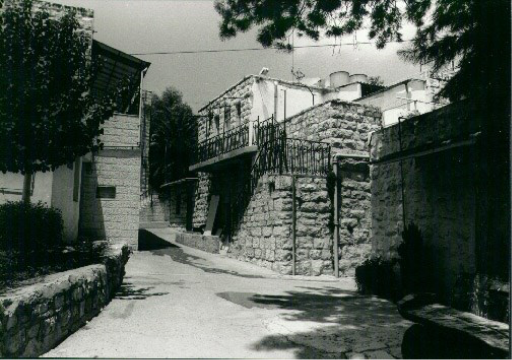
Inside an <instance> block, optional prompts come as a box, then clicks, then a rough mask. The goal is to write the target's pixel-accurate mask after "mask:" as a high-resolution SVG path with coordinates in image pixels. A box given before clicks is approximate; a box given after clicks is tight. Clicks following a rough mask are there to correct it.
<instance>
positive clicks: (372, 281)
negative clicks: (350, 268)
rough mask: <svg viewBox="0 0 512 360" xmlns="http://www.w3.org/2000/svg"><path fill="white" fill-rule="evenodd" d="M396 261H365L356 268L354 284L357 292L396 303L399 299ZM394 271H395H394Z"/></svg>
mask: <svg viewBox="0 0 512 360" xmlns="http://www.w3.org/2000/svg"><path fill="white" fill-rule="evenodd" d="M397 267H398V261H397V260H396V259H392V260H384V259H381V258H379V257H377V258H372V259H367V260H366V261H365V262H363V264H361V265H360V266H358V267H357V268H356V282H357V288H358V290H359V292H361V293H363V294H372V295H377V296H380V297H383V298H385V299H389V300H393V301H396V300H398V299H399V298H400V297H401V295H402V294H401V286H400V285H401V284H400V277H399V276H397V275H398V271H397V270H398V269H397ZM395 269H396V270H395Z"/></svg>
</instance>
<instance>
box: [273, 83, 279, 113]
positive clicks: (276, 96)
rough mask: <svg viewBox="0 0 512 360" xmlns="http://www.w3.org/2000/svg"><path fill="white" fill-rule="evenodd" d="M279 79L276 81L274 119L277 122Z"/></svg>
mask: <svg viewBox="0 0 512 360" xmlns="http://www.w3.org/2000/svg"><path fill="white" fill-rule="evenodd" d="M277 90H278V89H277V81H275V82H274V120H275V121H276V122H277V109H278V103H277V98H278V96H279V94H278V92H277Z"/></svg>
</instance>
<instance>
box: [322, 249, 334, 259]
mask: <svg viewBox="0 0 512 360" xmlns="http://www.w3.org/2000/svg"><path fill="white" fill-rule="evenodd" d="M321 256H322V260H331V258H332V253H331V250H322V255H321Z"/></svg>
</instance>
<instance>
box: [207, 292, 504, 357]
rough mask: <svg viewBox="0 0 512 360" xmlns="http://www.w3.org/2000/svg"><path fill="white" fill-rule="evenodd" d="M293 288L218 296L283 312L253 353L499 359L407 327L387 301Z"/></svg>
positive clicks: (468, 342) (458, 340)
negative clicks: (279, 351)
mask: <svg viewBox="0 0 512 360" xmlns="http://www.w3.org/2000/svg"><path fill="white" fill-rule="evenodd" d="M297 289H298V290H295V291H287V292H286V293H285V294H283V295H273V294H257V293H248V292H222V293H218V294H217V296H219V297H221V298H222V299H224V300H226V301H230V302H232V303H235V304H237V305H240V306H243V307H245V308H247V309H252V308H264V309H267V310H273V309H280V310H286V312H285V313H284V314H282V313H281V314H280V315H279V316H278V317H276V318H273V319H270V320H269V323H268V324H266V325H267V328H268V330H269V331H270V332H271V333H272V335H269V336H266V337H264V338H262V339H261V340H260V341H258V342H257V343H254V344H252V346H251V348H252V349H254V350H257V351H271V350H285V349H286V350H290V349H293V350H294V356H295V357H296V358H298V359H303V358H346V357H350V356H354V355H355V356H360V354H364V356H366V357H367V358H382V357H386V356H389V355H391V356H393V357H395V358H402V357H403V358H412V359H419V358H424V359H425V358H426V359H429V358H431V359H450V358H461V359H468V358H478V359H480V358H497V357H498V356H494V354H492V353H490V352H489V349H487V348H486V347H484V346H481V345H479V344H477V343H475V341H471V340H469V339H466V338H454V337H453V336H447V335H446V334H443V335H441V334H439V333H438V332H437V333H436V330H435V329H427V328H425V327H423V326H420V325H415V324H412V323H411V322H409V321H407V320H405V319H403V318H402V317H401V316H400V314H399V313H398V311H397V309H396V306H395V305H394V304H393V303H391V302H390V301H387V300H384V299H380V298H378V297H374V296H373V297H370V296H364V295H360V294H358V293H357V292H355V291H347V290H341V289H338V288H334V287H327V288H315V287H299V288H297ZM305 329H312V330H308V331H305ZM357 354H359V355H357Z"/></svg>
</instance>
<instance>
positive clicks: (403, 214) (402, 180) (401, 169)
mask: <svg viewBox="0 0 512 360" xmlns="http://www.w3.org/2000/svg"><path fill="white" fill-rule="evenodd" d="M401 120H403V118H402V117H401V116H399V117H398V141H399V145H400V154H402V151H403V150H402V122H401ZM400 188H401V190H402V222H403V225H402V226H403V228H404V230H405V196H404V195H405V191H404V166H403V160H402V159H400Z"/></svg>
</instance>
